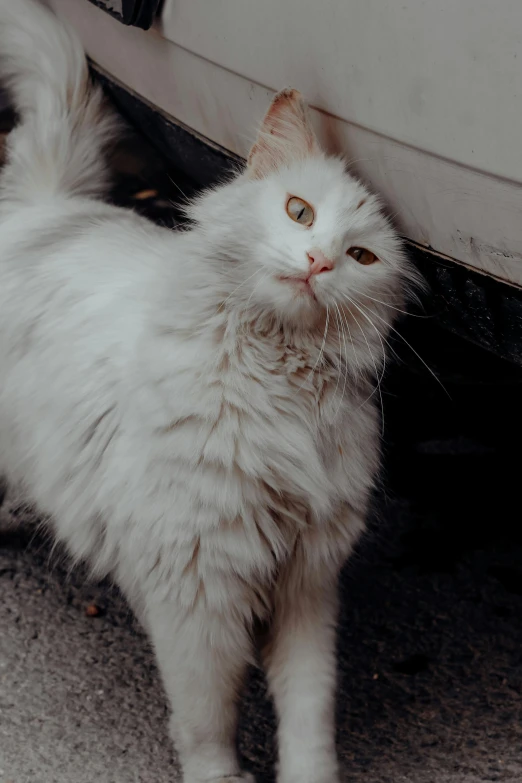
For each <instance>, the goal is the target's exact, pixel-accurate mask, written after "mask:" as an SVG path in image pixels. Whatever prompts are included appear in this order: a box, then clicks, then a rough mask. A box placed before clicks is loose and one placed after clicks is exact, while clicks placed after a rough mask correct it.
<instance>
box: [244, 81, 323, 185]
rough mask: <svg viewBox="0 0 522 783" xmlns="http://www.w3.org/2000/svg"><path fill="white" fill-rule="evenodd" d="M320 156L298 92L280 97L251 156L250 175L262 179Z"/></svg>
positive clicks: (287, 93) (248, 169)
mask: <svg viewBox="0 0 522 783" xmlns="http://www.w3.org/2000/svg"><path fill="white" fill-rule="evenodd" d="M318 152H319V144H318V142H317V139H316V137H315V133H314V131H313V128H312V125H311V122H310V118H309V116H308V109H307V106H306V103H305V102H304V100H303V97H302V95H301V93H300V92H298V91H297V90H291V89H287V90H283V91H282V92H279V93H277V95H276V96H275V98H274V99H273V101H272V103H271V104H270V108H269V109H268V111H267V113H266V115H265V118H264V120H263V123H262V125H261V129H260V131H259V134H258V137H257V139H256V142H255V144H254V146H253V147H252V149H251V150H250V155H249V156H248V164H247V171H248V173H249V175H250V176H251V177H252V178H253V179H262V178H263V177H266V176H267V175H268V174H270V173H271V172H273V171H275V170H277V169H278V168H279V167H280V166H285V165H288V164H289V163H292V162H293V161H295V160H302V159H303V158H306V157H307V156H309V155H314V154H317V153H318Z"/></svg>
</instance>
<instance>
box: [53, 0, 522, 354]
mask: <svg viewBox="0 0 522 783" xmlns="http://www.w3.org/2000/svg"><path fill="white" fill-rule="evenodd" d="M50 4H51V5H52V6H53V7H54V9H55V10H56V11H57V12H58V14H60V15H62V16H64V17H67V18H68V19H69V20H70V21H71V22H72V23H73V25H74V26H75V27H76V29H77V30H78V32H79V34H80V36H81V37H82V39H83V42H84V44H85V46H86V49H87V51H88V53H89V55H90V57H91V58H92V61H93V64H94V67H95V68H96V69H97V70H98V71H99V72H100V73H101V75H102V77H104V78H105V84H106V87H107V89H108V90H109V92H110V93H111V94H112V96H113V98H114V99H115V100H116V102H117V103H118V104H119V106H120V108H121V109H122V111H123V112H124V113H126V114H127V115H128V116H129V117H130V118H131V119H132V120H133V121H134V123H136V124H137V125H138V126H139V127H141V129H142V130H144V131H145V132H146V133H147V135H148V136H149V137H151V138H152V139H153V140H154V141H155V142H156V144H160V145H161V146H162V148H163V151H164V152H165V153H166V154H168V155H169V156H170V158H171V160H172V162H173V163H174V164H176V166H178V167H179V168H180V169H182V170H183V171H185V172H186V173H188V174H190V175H191V176H192V177H194V178H195V179H196V180H197V181H198V182H200V183H201V184H205V183H207V182H210V181H212V180H213V179H215V178H216V177H218V176H219V175H220V174H221V173H222V172H223V171H224V170H226V169H227V168H228V167H229V166H230V161H231V158H232V159H236V158H237V157H243V156H244V155H245V153H246V151H247V149H248V147H249V144H250V142H251V141H252V138H253V133H254V131H255V127H256V123H257V122H258V121H259V120H260V119H261V117H262V115H263V114H264V111H265V109H266V107H267V105H268V102H269V100H270V97H271V96H272V95H273V93H274V92H275V91H277V90H278V89H280V88H282V87H284V86H288V85H290V86H293V87H297V88H298V89H300V90H301V91H302V92H303V93H304V94H305V96H306V97H307V99H308V100H309V102H310V103H311V105H312V107H313V109H314V111H313V114H314V117H315V120H316V123H317V129H318V132H319V134H320V136H321V137H322V139H323V141H324V142H325V143H326V145H327V146H328V147H329V148H330V149H332V150H333V151H336V152H342V153H344V154H346V156H347V158H348V160H350V161H351V166H352V169H353V171H354V172H355V173H357V174H358V175H360V176H361V177H362V178H363V179H364V180H365V181H366V182H368V183H369V184H370V185H371V186H372V187H373V189H374V190H375V191H377V192H378V193H380V194H381V195H382V197H383V199H384V201H385V202H386V203H387V205H388V207H389V210H390V212H391V214H392V215H393V216H394V218H395V220H396V221H397V223H398V225H399V228H400V229H401V231H402V233H403V234H404V236H405V237H406V238H407V239H408V242H409V247H410V250H411V252H412V254H413V257H414V258H415V260H416V261H417V263H418V264H419V266H420V267H421V269H422V271H423V273H424V274H425V276H426V277H427V278H428V281H429V283H430V284H431V287H432V292H433V301H434V306H435V311H436V315H437V316H438V318H439V319H440V321H441V322H442V323H443V324H445V325H446V326H448V327H449V328H451V329H453V330H454V331H457V332H458V333H460V334H462V335H464V336H466V337H468V338H469V339H471V340H473V341H475V342H477V343H480V344H483V345H485V346H487V347H489V348H491V349H492V350H495V351H496V352H497V353H499V354H500V355H503V356H505V357H508V358H510V359H513V360H515V361H518V362H522V3H521V2H520V0H458V2H455V0H432V2H424V0H396V2H389V0H322V2H320V3H318V2H316V0H263V2H258V0H256V1H254V0H212V1H211V0H164V2H163V3H162V4H161V3H160V1H159V0H92V1H91V0H50ZM96 6H99V7H96ZM106 11H108V12H109V13H106ZM122 22H123V23H122ZM140 28H149V29H140Z"/></svg>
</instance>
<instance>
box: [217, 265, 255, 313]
mask: <svg viewBox="0 0 522 783" xmlns="http://www.w3.org/2000/svg"><path fill="white" fill-rule="evenodd" d="M263 271H264V269H263V268H262V267H260V268H259V269H256V271H255V272H252V274H251V275H250V276H249V277H247V278H246V280H243V282H241V283H240V284H239V285H238V286H236V288H234V290H233V291H231V292H230V293H229V295H228V296H227V298H226V299H225V300H224V302H222V303H221V305H220V308H219V309H220V310H223V309H224V308H225V305H226V304H227V302H228V300H229V299H230V297H232V296H234V294H235V293H236V291H239V289H240V288H241V287H242V286H244V285H245V283H248V281H249V280H252V278H253V277H254V276H255V275H258V274H259V273H260V272H263Z"/></svg>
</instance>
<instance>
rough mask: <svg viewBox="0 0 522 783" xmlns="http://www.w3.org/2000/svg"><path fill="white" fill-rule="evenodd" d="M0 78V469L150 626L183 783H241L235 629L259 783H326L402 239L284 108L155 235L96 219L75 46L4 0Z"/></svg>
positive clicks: (97, 98) (48, 18)
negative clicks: (266, 761) (342, 622)
mask: <svg viewBox="0 0 522 783" xmlns="http://www.w3.org/2000/svg"><path fill="white" fill-rule="evenodd" d="M0 57H1V75H2V78H6V79H7V81H8V84H9V86H10V88H11V90H12V94H13V97H14V100H15V103H16V105H17V108H18V110H19V112H20V114H21V123H20V125H19V126H18V127H17V128H16V129H15V130H14V131H13V133H12V134H11V136H10V139H9V145H8V162H7V164H6V166H5V168H4V170H3V172H2V174H1V180H0V446H1V451H0V468H1V469H2V470H3V472H4V473H5V475H6V476H7V477H8V479H9V480H10V481H12V482H17V483H21V484H22V485H23V487H24V491H25V492H26V493H27V495H28V496H29V497H30V498H31V499H32V500H33V501H34V502H35V503H36V504H37V505H38V507H39V508H40V509H41V510H42V512H43V513H45V514H48V515H49V516H50V518H51V519H52V524H53V526H54V529H55V531H56V535H57V536H58V537H59V538H60V539H61V540H62V541H63V542H65V544H66V545H67V547H68V549H69V551H70V553H71V555H72V557H73V558H76V559H85V560H87V561H89V562H90V563H91V565H92V567H93V570H94V571H95V572H96V573H97V574H100V575H108V574H110V575H112V576H113V577H114V579H115V580H116V582H117V583H118V584H119V585H120V587H121V588H122V589H123V591H124V592H125V593H126V595H127V596H128V598H129V601H130V602H131V604H132V605H133V607H134V608H135V610H136V612H137V613H138V615H139V617H140V618H141V619H142V621H143V623H144V624H145V626H146V628H147V629H148V631H149V633H150V636H151V640H152V642H153V644H154V647H155V650H156V653H157V659H158V662H159V666H160V669H161V673H162V676H163V680H164V683H165V688H166V691H167V694H168V696H169V699H170V701H171V703H172V707H173V718H172V734H173V737H174V739H175V742H176V745H177V749H178V753H179V757H180V760H181V763H182V765H183V770H184V776H185V781H186V783H203V781H221V780H224V779H225V778H226V779H227V780H231V779H232V780H238V781H239V780H246V779H249V776H248V775H246V773H242V772H241V771H240V770H239V767H238V763H237V758H236V754H235V750H234V744H235V726H236V703H237V699H238V695H239V692H240V687H241V682H242V678H243V674H244V670H245V667H246V666H247V664H248V663H249V662H250V661H251V660H252V659H253V644H254V642H253V639H252V629H253V623H254V621H255V620H256V619H263V620H269V621H270V627H271V633H270V637H269V639H268V642H267V644H266V646H265V648H264V656H265V662H266V667H267V674H268V679H269V683H270V687H271V690H272V693H273V696H274V699H275V703H276V707H277V712H278V716H279V754H280V763H279V781H280V783H334V782H335V781H337V779H338V768H337V760H336V754H335V748H334V725H333V724H334V719H333V704H334V696H335V654H334V640H335V625H336V604H337V576H338V573H339V570H340V568H341V566H342V564H343V562H344V561H345V559H346V557H347V556H348V554H349V553H350V551H351V549H352V547H353V544H354V543H355V541H356V540H357V538H358V537H359V535H360V533H361V532H362V530H363V529H364V524H365V523H364V520H365V513H366V507H367V502H368V496H369V493H370V491H371V489H372V485H373V483H374V480H375V475H376V471H377V469H378V442H379V416H378V413H377V409H376V403H377V399H378V395H377V394H376V393H373V390H374V387H375V384H376V378H377V376H378V375H379V374H380V372H381V368H382V364H383V350H384V345H385V340H386V335H387V331H388V327H389V325H390V324H391V322H392V320H393V315H394V314H395V310H394V309H392V308H395V307H397V305H399V308H400V306H401V304H400V303H401V301H402V295H403V290H404V284H405V282H407V281H408V280H409V279H411V278H412V273H411V270H410V269H409V267H408V265H407V263H406V261H405V259H404V257H403V256H402V254H401V250H400V244H399V241H398V239H397V237H396V235H395V233H394V231H393V229H392V228H391V226H390V225H389V223H388V222H387V220H386V219H385V218H384V217H383V215H382V213H381V211H380V209H379V204H378V202H377V200H376V199H375V198H374V197H373V196H372V195H370V194H369V193H368V192H367V191H366V189H365V188H364V187H363V186H362V185H361V184H359V183H358V182H357V181H355V180H354V179H353V178H351V177H350V176H349V175H348V174H347V173H346V172H345V169H344V166H343V164H342V162H341V161H340V160H337V159H331V158H326V157H325V156H324V155H323V154H322V153H321V152H320V150H319V148H318V145H317V143H316V141H315V139H314V137H313V133H312V131H311V128H310V127H309V125H308V119H307V117H306V109H305V107H304V105H303V103H302V101H301V99H300V97H299V95H298V94H296V93H295V92H285V93H283V94H282V95H281V96H279V98H278V100H277V101H276V103H275V104H274V105H273V107H272V109H271V111H270V113H269V114H268V115H267V118H266V120H265V122H264V124H263V128H262V130H261V133H260V137H259V140H258V144H257V147H255V148H254V150H253V153H252V156H251V161H250V166H249V167H248V168H247V169H246V171H245V172H244V173H243V174H240V175H239V176H237V177H236V178H235V179H233V180H232V181H230V182H229V183H228V184H225V185H222V186H221V187H218V188H216V189H215V190H213V191H210V192H208V193H206V194H205V195H203V196H202V197H201V198H200V199H199V200H198V201H197V202H196V203H195V204H194V205H192V206H191V207H190V209H189V213H190V216H191V217H192V219H193V221H194V225H193V227H192V229H191V230H190V231H185V232H180V233H176V232H171V231H167V230H164V229H161V228H158V227H157V226H155V225H153V224H151V223H149V222H147V221H146V220H143V219H142V218H140V217H138V216H137V215H135V214H133V213H132V212H128V211H125V210H121V209H118V208H116V207H113V206H109V205H108V204H106V203H103V202H102V201H101V200H97V198H96V197H101V196H102V195H103V193H104V189H105V186H106V180H107V170H106V166H105V163H104V158H103V152H104V148H105V146H106V144H107V143H108V142H110V140H111V139H112V138H113V136H114V133H115V130H114V129H115V127H116V125H115V122H114V118H113V117H112V116H111V114H110V112H109V111H108V110H107V109H104V108H103V106H102V99H101V94H100V92H99V89H98V88H95V87H93V86H92V85H90V84H89V81H88V76H87V69H86V63H85V58H84V55H83V52H82V49H81V46H80V44H79V43H78V41H77V39H76V38H75V36H74V35H73V33H72V32H71V31H70V30H68V29H66V28H65V27H64V26H62V25H61V23H59V22H58V21H57V20H56V19H55V18H54V17H53V16H52V14H51V13H50V12H49V11H48V10H47V9H45V8H43V7H42V6H40V5H39V4H37V3H36V2H34V1H33V0H17V1H16V3H14V2H13V0H0ZM274 118H275V119H274ZM275 120H276V123H275V133H274V132H273V131H274V121H275ZM271 136H275V141H274V146H273V148H272V147H271V143H270V138H271ZM289 194H290V195H296V196H299V197H300V198H304V199H306V200H307V201H308V202H309V203H310V204H312V205H313V207H314V209H315V213H316V219H315V222H314V224H313V226H312V227H311V228H310V229H305V228H303V226H300V225H298V224H296V223H295V222H293V221H292V220H290V218H289V217H288V215H287V214H286V211H285V204H286V200H287V197H288V195H289ZM354 245H356V246H363V247H366V248H368V249H369V250H371V251H372V252H374V253H375V254H376V255H377V256H378V257H379V259H380V260H379V262H377V263H375V264H373V265H371V266H368V267H364V266H360V265H358V264H357V262H356V261H355V260H354V259H353V258H351V257H350V256H347V255H346V253H345V251H346V249H347V248H349V247H350V246H354ZM312 247H316V248H320V249H321V250H322V251H323V252H324V254H325V255H327V256H328V257H329V258H332V259H335V261H336V266H335V269H333V270H332V271H330V272H328V273H324V274H322V275H318V276H317V279H316V280H315V283H314V285H315V293H316V298H315V299H313V298H311V297H310V296H307V295H304V294H301V293H299V292H297V291H296V289H295V288H294V287H293V286H292V285H291V284H289V283H288V282H287V281H286V282H285V281H281V280H280V277H281V276H283V277H284V276H297V275H299V274H302V273H304V272H306V270H307V269H308V265H309V261H308V258H307V252H308V251H309V250H310V249H311V248H312Z"/></svg>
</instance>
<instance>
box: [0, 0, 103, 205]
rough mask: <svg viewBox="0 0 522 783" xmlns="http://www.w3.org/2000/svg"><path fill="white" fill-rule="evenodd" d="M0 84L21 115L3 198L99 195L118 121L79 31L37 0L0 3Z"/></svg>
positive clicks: (4, 176)
mask: <svg viewBox="0 0 522 783" xmlns="http://www.w3.org/2000/svg"><path fill="white" fill-rule="evenodd" d="M0 81H1V82H2V83H4V84H5V85H6V86H7V87H8V89H9V91H10V93H11V95H12V98H13V101H14V106H15V109H16V111H17V114H18V115H19V117H20V123H19V125H18V126H17V127H16V128H15V129H14V131H13V132H12V133H11V134H10V135H9V137H8V139H7V162H6V164H5V168H4V171H3V172H2V177H1V180H0V187H1V189H2V191H3V192H2V193H1V195H2V197H3V199H8V200H10V201H14V202H18V203H20V202H24V203H28V202H29V203H35V202H42V201H43V200H47V199H49V198H52V197H53V196H60V195H84V196H100V195H102V194H103V193H104V192H105V191H106V188H107V184H108V170H107V166H106V163H105V159H104V154H103V153H104V150H105V148H106V146H107V144H108V143H109V142H110V141H111V140H112V139H113V138H114V136H115V134H116V129H117V122H116V120H115V117H114V115H113V114H112V112H111V111H110V110H109V109H108V108H107V106H105V105H104V101H103V96H102V92H101V90H100V88H99V87H97V86H94V85H93V84H92V83H91V80H90V78H89V72H88V67H87V61H86V58H85V54H84V51H83V47H82V45H81V43H80V41H79V40H78V38H77V37H76V34H75V33H74V31H73V30H71V29H70V28H69V27H67V26H66V25H65V24H63V23H62V22H61V21H60V20H58V19H57V17H56V16H55V15H54V14H53V13H52V12H51V11H50V10H49V9H48V8H45V7H44V6H43V5H41V4H40V3H39V2H37V0H0Z"/></svg>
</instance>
